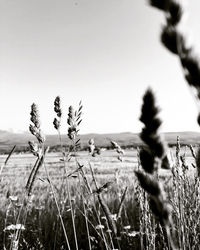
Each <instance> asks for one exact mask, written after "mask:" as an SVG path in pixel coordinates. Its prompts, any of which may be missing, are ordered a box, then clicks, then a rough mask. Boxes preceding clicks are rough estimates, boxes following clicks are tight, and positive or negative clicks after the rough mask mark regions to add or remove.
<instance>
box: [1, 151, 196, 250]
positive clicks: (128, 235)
mask: <svg viewBox="0 0 200 250" xmlns="http://www.w3.org/2000/svg"><path fill="white" fill-rule="evenodd" d="M171 154H172V155H173V157H174V155H175V150H174V149H171ZM181 155H184V157H185V158H186V162H187V165H188V166H189V169H190V170H187V171H188V173H189V177H186V176H187V175H184V174H180V176H182V177H183V178H184V180H187V181H189V182H188V183H192V182H193V177H192V176H193V174H195V173H196V170H195V169H194V168H193V167H192V166H191V163H194V159H193V157H192V155H191V152H190V150H189V148H185V147H183V148H182V149H181ZM117 157H118V154H117V153H116V151H114V150H109V151H104V152H102V154H101V155H99V156H96V157H91V155H89V153H88V152H85V151H84V152H83V151H82V152H78V153H77V155H76V160H78V162H79V163H80V164H81V165H83V168H82V170H83V171H84V173H85V177H86V178H87V180H88V183H89V186H90V187H91V190H92V192H94V193H93V194H92V193H91V194H89V193H88V191H87V190H86V185H85V183H84V181H83V178H82V176H81V174H80V173H79V172H76V173H74V174H73V175H71V176H70V177H69V178H68V180H69V187H70V194H71V201H72V204H71V205H72V207H70V204H69V200H68V198H67V183H66V178H63V177H64V172H63V171H64V167H63V162H62V161H61V160H60V159H62V154H61V153H49V154H47V156H46V158H45V165H46V168H47V170H48V174H49V177H47V173H46V171H45V168H44V166H41V168H40V170H39V172H38V174H37V177H36V180H35V182H34V187H33V189H32V192H31V195H30V196H29V197H26V194H25V193H26V192H25V185H26V182H27V180H28V177H29V175H30V172H31V169H32V168H33V165H34V162H35V160H36V157H34V156H32V155H31V154H13V155H12V156H11V158H10V160H9V162H8V164H7V165H6V166H5V167H4V169H3V171H2V175H1V183H0V186H1V193H0V198H1V206H0V214H1V218H0V220H1V221H0V222H1V224H0V225H1V230H0V232H1V233H0V248H1V249H3V247H5V249H9V248H10V247H11V244H14V243H13V237H14V236H15V234H16V231H17V229H16V228H14V229H13V228H12V227H11V225H21V226H23V228H22V229H23V230H20V237H19V242H18V247H19V248H18V249H68V248H67V244H66V239H65V236H64V234H63V229H62V226H61V223H60V220H59V216H58V210H57V207H56V205H55V199H54V195H53V194H52V189H51V186H50V184H49V179H48V178H50V179H51V182H52V185H53V187H54V192H55V196H56V199H57V202H58V205H59V208H60V212H61V214H62V218H63V221H64V225H65V228H66V232H67V235H68V240H69V244H70V247H71V249H76V248H77V247H76V244H75V237H74V231H73V225H72V217H71V216H72V215H71V209H73V212H74V214H73V215H74V222H75V229H76V237H77V242H78V248H79V249H165V247H166V249H168V248H167V246H165V244H166V243H165V233H164V232H162V225H161V224H160V223H159V220H156V219H154V216H153V215H152V212H151V211H150V209H149V207H148V203H147V200H148V198H147V196H146V194H145V193H144V192H143V190H142V189H141V188H140V186H139V185H138V181H137V178H136V177H135V173H134V171H135V170H137V169H138V167H139V164H138V157H137V151H136V150H127V151H125V155H123V158H122V159H123V161H122V162H121V161H119V160H118V158H117ZM5 159H6V155H3V156H1V157H0V163H1V165H2V164H3V162H4V161H5ZM173 160H174V163H175V161H176V160H175V157H174V158H173ZM175 164H176V163H175ZM90 165H91V167H92V169H93V174H94V176H95V181H96V182H97V185H98V187H101V186H103V185H104V184H105V183H110V184H109V185H108V187H106V188H105V189H103V191H102V193H101V197H102V199H103V201H104V202H105V204H106V206H107V207H108V209H109V212H110V215H111V216H113V221H114V222H115V224H116V227H117V231H116V232H115V233H113V231H112V229H111V225H110V224H109V223H108V219H107V217H106V215H105V211H104V209H103V208H102V206H101V202H99V200H98V193H96V187H95V185H94V180H92V173H91V169H90ZM179 167H180V168H181V163H180V166H179ZM66 169H67V173H68V174H70V173H73V172H74V170H76V169H77V165H76V161H75V158H74V157H73V158H72V159H71V160H70V161H69V162H68V163H67V165H66ZM177 171H179V172H182V170H181V169H179V170H177ZM159 176H160V180H161V181H162V183H163V185H164V187H165V190H166V192H167V196H168V198H169V199H171V204H172V205H174V206H176V208H177V209H178V206H179V205H180V204H179V203H176V200H173V199H175V198H176V199H177V197H173V193H174V192H175V191H176V190H173V189H177V188H178V186H176V187H172V185H171V182H173V181H174V180H173V174H172V172H171V171H169V170H160V172H159ZM176 178H178V177H177V176H176ZM176 181H177V180H176ZM179 182H180V185H183V184H184V185H189V184H187V183H183V182H182V180H181V179H180V180H179ZM187 187H188V186H187ZM185 188H186V187H185ZM192 190H193V189H192V188H190V189H189V190H187V193H184V194H183V193H182V194H180V195H182V196H183V195H189V194H190V195H191V194H192ZM193 191H194V190H193ZM187 199H189V198H188V197H187ZM198 201H199V200H198ZM179 202H182V201H179ZM191 202H192V203H191ZM195 202H197V200H196V199H194V200H192V201H190V203H191V204H190V205H191V206H194V203H195ZM186 205H187V206H188V205H189V204H188V203H187V204H186ZM186 205H184V206H185V209H186V208H187V211H185V213H188V210H189V208H188V207H186ZM184 206H183V205H182V208H181V209H183V208H184ZM198 206H199V205H198ZM196 210H197V208H195V211H196ZM174 211H175V212H174V218H175V224H177V226H178V223H183V222H182V219H180V218H179V212H180V211H179V210H177V211H176V210H174ZM193 212H194V211H193ZM195 214H196V216H197V215H199V213H198V212H197V211H196V212H195ZM193 216H194V215H193ZM86 218H87V222H86V220H85V219H86ZM195 218H199V216H197V217H195ZM195 218H193V217H192V218H191V220H190V221H189V222H185V221H184V223H185V226H184V230H185V231H186V229H187V227H188V226H189V225H188V223H191V221H193V223H194V220H195ZM86 225H87V226H88V233H87V228H86ZM195 225H196V224H195ZM9 226H10V228H9ZM163 230H164V229H163ZM177 230H178V229H177ZM196 230H197V231H198V237H199V232H200V231H199V226H198V227H197V228H196ZM185 231H184V234H186V232H185ZM152 232H154V234H152ZM195 232H196V231H195ZM187 233H188V232H187ZM177 234H178V235H179V233H178V232H177ZM193 234H194V232H193ZM196 234H197V233H196ZM196 234H195V235H196ZM156 235H157V236H156ZM196 236H197V235H196ZM181 237H182V236H181ZM190 237H192V238H190V239H189V240H190V241H191V242H195V239H194V236H192V232H191V233H190ZM198 237H197V238H198ZM88 239H89V240H88ZM196 242H197V243H198V244H199V240H196ZM183 243H184V239H182V238H180V242H179V243H178V244H183ZM197 243H195V244H196V247H197ZM194 246H195V245H194ZM152 247H153V248H152ZM12 249H15V248H14V247H13V246H12ZM188 249H190V248H188ZM191 249H197V248H191Z"/></svg>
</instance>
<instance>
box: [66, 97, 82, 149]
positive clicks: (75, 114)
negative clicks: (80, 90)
mask: <svg viewBox="0 0 200 250" xmlns="http://www.w3.org/2000/svg"><path fill="white" fill-rule="evenodd" d="M82 108H83V106H82V102H81V101H80V102H79V107H78V110H77V111H75V110H74V108H73V107H72V106H70V107H69V113H68V118H67V123H68V125H69V128H68V137H69V139H70V140H76V137H77V135H78V132H79V125H80V123H81V122H82V119H81V115H82ZM79 141H80V140H78V141H76V143H75V144H76V145H77V146H78V144H79Z"/></svg>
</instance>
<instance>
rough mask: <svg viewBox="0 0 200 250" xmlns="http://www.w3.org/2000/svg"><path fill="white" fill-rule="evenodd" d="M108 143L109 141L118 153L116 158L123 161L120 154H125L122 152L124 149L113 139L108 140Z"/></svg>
mask: <svg viewBox="0 0 200 250" xmlns="http://www.w3.org/2000/svg"><path fill="white" fill-rule="evenodd" d="M110 143H111V145H112V147H113V149H115V150H116V152H117V154H118V157H117V159H118V160H119V161H123V158H122V155H124V154H125V153H124V150H123V149H122V148H121V147H120V145H119V144H118V143H117V142H115V141H110Z"/></svg>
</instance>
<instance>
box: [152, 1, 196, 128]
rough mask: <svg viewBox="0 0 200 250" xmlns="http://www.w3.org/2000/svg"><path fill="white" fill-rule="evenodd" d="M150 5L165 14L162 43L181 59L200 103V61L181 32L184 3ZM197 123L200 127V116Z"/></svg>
mask: <svg viewBox="0 0 200 250" xmlns="http://www.w3.org/2000/svg"><path fill="white" fill-rule="evenodd" d="M160 2H162V4H161V3H160ZM149 3H150V5H152V6H153V7H156V8H158V9H160V10H162V11H163V12H164V14H165V17H166V24H165V26H164V27H163V29H162V34H161V42H162V43H163V45H164V46H165V47H166V48H167V49H168V50H169V51H171V52H172V53H174V54H176V55H177V56H178V57H179V60H180V63H181V65H182V68H183V72H184V76H185V79H186V81H187V82H188V84H189V86H190V87H191V88H192V90H195V93H194V96H195V98H196V101H197V102H200V61H199V58H198V57H197V56H196V55H195V53H194V49H193V48H192V47H191V46H188V45H187V41H186V37H185V35H184V34H183V32H181V31H180V30H179V24H180V23H181V21H182V17H183V14H184V8H183V5H182V4H183V3H182V1H177V0H165V1H159V0H149ZM197 121H198V124H199V125H200V114H199V115H198V119H197Z"/></svg>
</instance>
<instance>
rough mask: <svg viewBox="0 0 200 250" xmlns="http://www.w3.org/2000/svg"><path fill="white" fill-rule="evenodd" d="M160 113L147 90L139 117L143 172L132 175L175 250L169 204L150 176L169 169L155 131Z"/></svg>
mask: <svg viewBox="0 0 200 250" xmlns="http://www.w3.org/2000/svg"><path fill="white" fill-rule="evenodd" d="M158 113H159V109H158V107H157V106H156V104H155V97H154V94H153V92H152V90H151V89H147V91H146V92H145V95H144V97H143V105H142V114H141V116H140V121H141V122H142V123H143V124H144V128H143V129H142V132H141V133H140V137H141V139H142V140H143V141H144V142H145V143H146V146H145V147H144V148H143V149H141V150H140V153H139V156H140V163H141V165H142V167H143V169H144V171H145V172H146V174H145V173H144V172H142V171H135V174H136V176H137V179H138V181H139V183H140V185H141V187H142V188H143V189H144V190H145V191H146V192H147V193H148V194H149V199H150V204H149V205H150V208H151V210H152V212H153V213H154V214H155V216H157V217H158V218H159V220H160V222H161V223H162V225H163V226H164V227H165V229H166V241H167V242H168V247H170V248H171V249H175V246H174V242H173V239H172V234H171V232H170V227H171V228H173V221H172V218H171V213H170V211H169V209H168V206H169V204H168V202H167V201H166V200H165V195H164V192H163V190H162V187H161V185H160V183H159V181H158V178H156V176H155V175H153V173H154V172H155V170H157V169H158V168H159V167H163V165H164V166H165V167H166V166H167V167H168V168H169V161H168V159H167V153H166V145H165V144H164V142H163V141H162V139H161V137H160V135H159V133H158V129H159V127H160V125H161V120H160V119H159V118H158Z"/></svg>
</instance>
